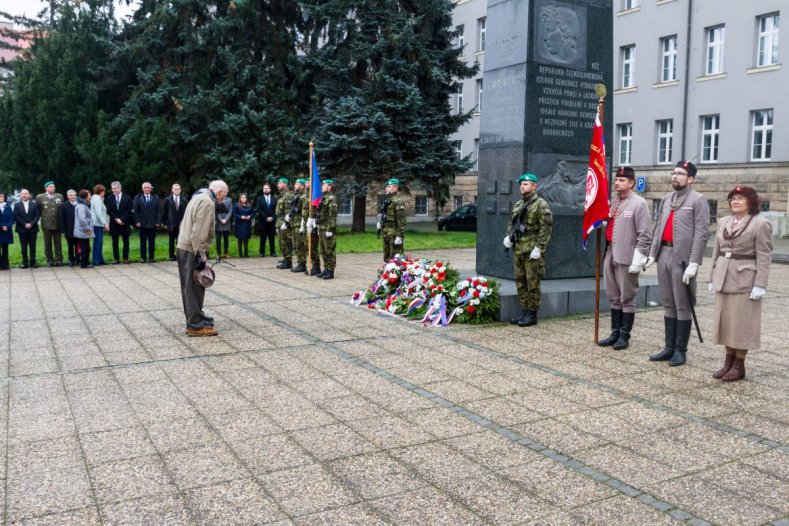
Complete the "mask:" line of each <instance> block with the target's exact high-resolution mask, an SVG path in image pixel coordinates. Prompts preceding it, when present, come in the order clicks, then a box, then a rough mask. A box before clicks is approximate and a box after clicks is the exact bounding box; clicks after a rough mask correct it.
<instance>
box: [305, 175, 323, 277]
mask: <svg viewBox="0 0 789 526" xmlns="http://www.w3.org/2000/svg"><path fill="white" fill-rule="evenodd" d="M301 217H302V218H303V219H304V229H305V230H306V232H307V234H306V236H305V238H307V240H306V241H305V245H304V246H308V245H309V246H308V248H309V250H308V251H309V256H310V268H309V270H307V269H306V268H305V269H304V272H306V273H307V274H309V275H310V276H317V275H318V274H320V273H321V257H320V254H319V251H320V248H319V247H318V244H319V240H318V230H317V229H316V228H315V223H316V222H317V219H318V209H317V207H314V206H312V192H310V181H307V184H305V185H304V199H302V208H301Z"/></svg>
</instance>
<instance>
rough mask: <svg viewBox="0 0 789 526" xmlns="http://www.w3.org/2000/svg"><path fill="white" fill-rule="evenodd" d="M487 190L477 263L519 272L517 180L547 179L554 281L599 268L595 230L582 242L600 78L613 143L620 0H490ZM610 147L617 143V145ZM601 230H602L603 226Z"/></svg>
mask: <svg viewBox="0 0 789 526" xmlns="http://www.w3.org/2000/svg"><path fill="white" fill-rule="evenodd" d="M486 22H487V34H488V40H487V43H486V49H485V67H484V71H483V78H484V80H485V90H484V92H483V104H482V107H483V108H485V111H484V112H483V113H482V120H481V123H480V146H479V183H478V184H479V187H478V193H477V196H478V197H477V203H478V208H477V209H478V214H477V215H478V219H477V221H478V223H477V232H478V235H477V271H478V272H479V273H481V274H486V275H492V276H498V277H502V278H508V279H512V278H513V275H514V271H513V265H512V256H510V257H509V258H507V257H505V255H504V248H503V246H502V244H501V242H502V239H503V238H504V233H505V228H506V224H507V221H508V220H509V214H510V211H511V210H512V206H513V204H514V203H515V202H516V201H517V200H518V199H520V190H519V187H518V185H517V183H516V179H517V177H518V176H519V175H521V174H522V173H525V172H531V173H534V174H536V175H537V176H538V177H539V178H540V182H539V185H538V188H537V192H538V193H539V194H540V195H542V197H543V198H545V200H546V201H548V202H549V203H550V205H551V210H552V211H553V216H554V225H553V237H552V239H551V242H550V243H549V245H548V250H547V253H546V279H558V278H582V277H590V276H592V277H593V276H594V274H595V272H594V261H595V247H594V237H593V236H590V238H589V239H590V243H589V247H588V250H587V251H584V250H583V249H582V247H581V230H582V221H583V203H584V197H585V186H584V185H585V182H586V173H587V165H588V162H589V146H590V144H591V140H592V126H593V124H594V119H595V112H596V110H597V100H598V99H597V95H596V94H595V85H596V84H604V85H605V86H606V87H607V88H608V93H609V95H608V96H607V98H606V106H605V107H606V113H605V119H604V120H605V122H604V129H605V132H606V133H605V136H606V139H607V142H608V145H609V148H610V144H611V141H612V140H613V134H612V133H611V115H612V113H613V111H612V110H613V107H612V104H611V99H612V96H611V93H612V92H613V86H612V68H613V12H612V2H611V0H488V11H487V20H486ZM609 151H610V150H609ZM595 235H596V234H595Z"/></svg>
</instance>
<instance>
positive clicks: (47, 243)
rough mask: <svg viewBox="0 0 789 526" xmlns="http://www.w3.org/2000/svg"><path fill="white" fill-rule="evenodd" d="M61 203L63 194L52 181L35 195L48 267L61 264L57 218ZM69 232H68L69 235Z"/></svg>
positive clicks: (61, 254) (59, 230)
mask: <svg viewBox="0 0 789 526" xmlns="http://www.w3.org/2000/svg"><path fill="white" fill-rule="evenodd" d="M63 203H65V201H64V199H63V196H62V195H60V194H58V193H56V192H55V183H54V182H52V181H47V182H46V183H44V193H41V194H38V195H37V196H36V204H37V205H38V209H39V211H40V212H41V223H40V224H41V232H43V234H44V255H45V256H46V258H47V265H49V266H50V267H59V266H60V265H62V264H63V246H62V245H61V244H60V232H61V225H60V221H59V220H58V219H59V215H60V214H59V212H60V207H61V205H63ZM70 234H71V233H70V232H69V237H71V235H70ZM53 246H54V248H55V250H54V253H53V251H52V247H53Z"/></svg>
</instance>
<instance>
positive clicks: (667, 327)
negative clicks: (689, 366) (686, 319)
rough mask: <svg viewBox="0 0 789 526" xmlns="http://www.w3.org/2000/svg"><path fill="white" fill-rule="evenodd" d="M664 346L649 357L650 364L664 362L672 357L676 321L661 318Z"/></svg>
mask: <svg viewBox="0 0 789 526" xmlns="http://www.w3.org/2000/svg"><path fill="white" fill-rule="evenodd" d="M663 327H664V333H665V338H664V341H665V345H664V346H663V350H662V351H660V352H659V353H657V354H653V355H652V356H650V357H649V361H650V362H665V361H667V360H670V359H671V357H672V356H674V342H675V340H676V339H677V319H676V318H667V317H665V316H663Z"/></svg>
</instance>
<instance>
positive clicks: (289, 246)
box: [277, 225, 293, 261]
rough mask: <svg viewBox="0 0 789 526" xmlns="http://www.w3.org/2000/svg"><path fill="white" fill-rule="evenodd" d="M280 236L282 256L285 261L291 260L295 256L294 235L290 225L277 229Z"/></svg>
mask: <svg viewBox="0 0 789 526" xmlns="http://www.w3.org/2000/svg"><path fill="white" fill-rule="evenodd" d="M277 235H278V236H279V249H280V250H281V251H282V257H283V258H285V261H290V260H291V258H292V257H293V236H292V235H291V233H290V225H289V226H288V229H287V230H280V229H279V228H278V229H277Z"/></svg>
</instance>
